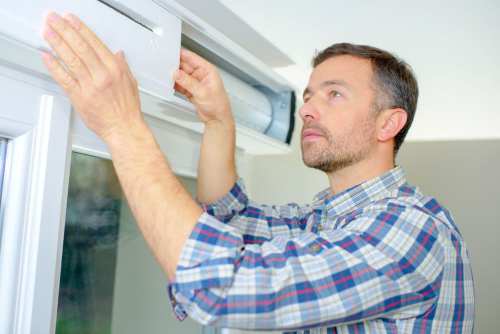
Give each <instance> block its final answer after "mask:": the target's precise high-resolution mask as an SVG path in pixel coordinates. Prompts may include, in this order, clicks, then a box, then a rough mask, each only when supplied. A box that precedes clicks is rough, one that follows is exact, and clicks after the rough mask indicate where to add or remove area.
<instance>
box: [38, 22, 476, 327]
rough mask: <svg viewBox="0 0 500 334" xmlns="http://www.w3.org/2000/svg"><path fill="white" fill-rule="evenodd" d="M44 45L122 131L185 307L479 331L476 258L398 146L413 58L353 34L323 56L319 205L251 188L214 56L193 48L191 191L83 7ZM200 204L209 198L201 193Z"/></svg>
mask: <svg viewBox="0 0 500 334" xmlns="http://www.w3.org/2000/svg"><path fill="white" fill-rule="evenodd" d="M44 36H45V38H46V39H47V41H48V42H49V44H50V45H51V46H52V48H53V49H54V51H55V52H56V53H57V54H58V55H59V57H60V59H61V60H62V62H64V63H65V64H66V65H67V70H65V69H64V67H63V66H61V63H59V62H58V61H56V60H55V59H54V58H53V57H51V56H50V55H48V54H44V56H43V58H44V61H45V64H46V66H47V68H48V69H49V71H50V72H51V74H52V76H53V77H54V79H55V80H56V81H57V82H58V83H59V84H60V85H61V86H62V87H63V88H64V90H65V91H66V92H67V94H68V95H69V97H70V98H71V101H72V103H73V105H74V107H75V109H76V110H77V111H78V112H79V114H80V115H81V117H82V118H83V120H84V121H85V122H86V124H87V125H88V126H89V128H91V129H92V130H93V131H95V132H96V133H97V134H98V135H99V136H100V137H101V138H102V139H103V140H104V141H105V142H106V144H107V145H108V147H109V150H110V152H111V155H112V159H113V163H114V166H115V168H116V172H117V174H118V177H119V179H120V182H121V184H122V187H123V190H124V192H125V194H126V197H127V200H128V202H129V204H130V207H131V209H132V211H133V213H134V216H135V218H136V220H137V223H138V225H139V227H140V229H141V231H142V233H143V235H144V237H145V239H146V240H147V242H148V244H149V246H150V247H151V249H152V252H153V253H154V255H155V256H156V258H157V260H158V262H159V263H160V265H161V266H162V268H163V269H164V271H165V272H166V273H167V275H168V277H169V281H170V284H169V295H170V298H171V300H172V304H173V306H174V309H175V310H176V313H177V315H178V316H179V317H180V318H182V317H185V316H186V315H189V316H191V317H192V318H194V319H195V320H197V321H199V322H201V323H203V324H210V325H214V326H221V327H234V328H246V329H260V330H283V331H298V330H304V332H305V333H320V332H321V333H368V332H369V333H414V332H418V333H450V332H452V333H470V332H472V329H473V312H474V308H473V302H474V300H473V287H472V272H471V267H470V263H469V257H468V255H467V251H466V249H465V245H464V243H463V240H462V237H461V235H460V233H459V231H458V229H457V228H456V226H455V225H454V223H453V221H452V218H451V216H450V214H449V213H448V211H447V210H446V209H444V208H443V207H442V206H441V205H439V204H438V202H437V201H436V200H435V199H433V198H430V197H426V196H423V195H422V194H421V193H420V192H419V191H418V190H417V189H416V188H414V187H412V186H411V185H409V184H408V183H407V182H406V180H405V178H404V173H403V171H402V169H401V168H400V167H396V166H395V165H394V158H395V154H396V152H397V150H398V149H399V147H400V145H401V143H402V142H403V140H404V137H405V135H406V133H407V131H408V129H409V127H410V124H411V121H412V119H413V115H414V113H415V109H416V104H417V96H418V89H417V83H416V81H415V79H414V77H413V74H412V72H411V70H410V69H409V67H408V66H407V65H406V64H405V63H404V62H402V61H400V60H398V59H396V58H394V57H393V56H392V55H390V54H389V53H387V52H385V51H382V50H379V49H376V48H372V47H368V46H358V45H351V44H337V45H333V46H332V47H330V48H327V49H326V50H324V51H323V52H321V53H320V54H319V55H317V56H316V57H315V59H314V64H313V65H314V69H313V72H312V74H311V76H310V79H309V84H308V87H307V88H306V89H305V91H304V105H303V107H302V108H301V110H300V117H301V119H302V121H303V123H304V126H303V129H302V138H301V140H302V154H303V160H304V163H305V164H306V165H307V166H309V167H313V168H318V169H321V170H322V171H324V172H325V173H326V174H327V175H328V177H329V180H330V187H329V188H328V189H326V190H324V191H323V192H321V193H319V194H318V195H317V196H316V198H315V200H314V202H313V203H312V204H311V205H305V206H299V205H296V204H289V205H286V206H266V205H258V204H256V203H254V202H252V201H250V200H249V199H248V197H247V195H246V193H245V190H244V186H243V182H242V180H239V179H238V177H237V174H236V170H235V163H234V145H235V144H234V142H235V125H234V120H233V117H232V114H231V111H230V105H229V102H228V98H227V95H226V93H225V91H224V88H223V84H222V82H221V79H220V77H219V76H218V74H217V71H216V70H215V68H214V67H213V66H212V65H211V64H209V63H207V62H206V61H205V60H203V59H202V58H200V57H198V56H196V55H195V54H193V53H191V52H188V51H185V50H183V51H182V54H181V65H180V70H179V71H178V73H177V74H176V78H175V79H176V89H177V90H178V91H180V92H181V93H183V94H185V95H186V96H187V97H188V98H189V99H190V100H191V101H192V102H193V103H194V105H195V106H196V108H197V111H198V114H199V117H200V119H201V120H202V121H203V122H204V123H205V132H204V135H203V139H202V147H201V155H200V163H199V179H198V187H199V188H198V200H199V201H200V205H198V204H197V203H196V202H194V201H193V200H192V199H191V198H190V196H189V195H188V193H187V192H186V191H185V190H184V189H183V187H182V186H181V185H180V183H179V182H178V181H177V179H176V178H175V176H174V174H173V173H172V171H171V170H170V168H169V166H168V163H167V161H166V160H165V159H164V157H163V155H162V154H161V152H160V150H159V148H158V145H157V144H156V142H155V140H154V138H153V136H152V134H151V132H150V130H149V129H148V127H147V126H146V124H145V122H144V120H143V117H142V114H141V112H140V104H139V95H138V91H137V83H136V81H135V79H134V78H133V76H132V74H131V73H130V71H129V69H128V66H127V64H126V62H125V59H124V56H123V54H122V53H118V54H112V53H111V52H110V51H109V50H108V49H107V48H106V47H105V46H104V45H103V44H102V43H101V42H100V41H99V39H98V38H97V37H96V36H95V35H94V34H93V33H92V32H91V31H90V30H89V29H88V28H87V27H86V26H85V25H84V24H83V23H82V22H81V21H79V20H78V18H76V17H74V16H72V15H68V16H66V17H65V18H62V17H60V16H58V15H56V14H54V13H52V14H51V15H50V16H49V17H48V24H47V26H46V30H45V34H44ZM200 206H201V207H200Z"/></svg>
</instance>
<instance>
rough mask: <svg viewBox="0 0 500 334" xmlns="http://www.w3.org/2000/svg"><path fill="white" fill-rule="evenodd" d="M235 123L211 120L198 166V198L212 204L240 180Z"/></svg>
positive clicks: (205, 133)
mask: <svg viewBox="0 0 500 334" xmlns="http://www.w3.org/2000/svg"><path fill="white" fill-rule="evenodd" d="M235 136H236V135H235V124H234V121H233V120H232V119H231V120H227V121H211V122H208V123H207V124H206V125H205V132H204V133H203V139H202V143H201V149H200V160H199V163H198V187H197V197H198V199H199V200H200V201H201V202H203V203H212V202H214V201H216V200H217V199H219V198H221V197H222V196H224V195H225V194H226V193H227V192H228V191H229V190H230V189H231V187H232V186H233V185H234V183H235V182H236V180H237V174H236V164H235V145H236V144H235V141H236V139H235Z"/></svg>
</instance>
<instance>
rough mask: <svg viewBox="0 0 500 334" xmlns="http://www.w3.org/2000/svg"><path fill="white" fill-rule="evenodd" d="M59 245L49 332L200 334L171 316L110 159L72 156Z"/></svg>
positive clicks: (161, 277)
mask: <svg viewBox="0 0 500 334" xmlns="http://www.w3.org/2000/svg"><path fill="white" fill-rule="evenodd" d="M181 181H182V182H183V183H184V185H185V186H186V187H187V188H188V189H189V190H190V191H191V192H192V193H194V189H195V180H194V179H188V178H181ZM63 242H64V244H63V255H62V262H61V276H60V288H59V300H58V310H57V323H56V333H120V334H121V333H125V334H126V333H181V332H182V333H186V334H187V333H201V332H202V326H201V325H199V324H198V323H196V322H194V321H192V320H191V319H186V320H184V321H183V322H178V321H177V320H176V319H175V317H174V316H173V313H172V310H171V306H170V303H169V299H168V296H167V291H166V287H167V279H166V276H165V274H164V273H163V272H162V270H161V269H160V267H159V265H158V264H157V263H156V262H155V260H154V256H153V255H152V253H151V252H150V250H149V248H148V246H147V245H146V243H145V241H144V239H143V237H142V235H141V233H140V232H139V230H138V228H137V227H136V223H135V221H134V218H133V216H132V214H131V211H130V210H129V208H128V206H127V203H126V200H125V198H124V195H123V193H122V191H121V188H120V185H119V182H118V178H117V176H116V174H115V171H114V169H113V165H112V162H111V161H110V160H107V159H103V158H98V157H95V156H91V155H86V154H82V153H76V152H73V154H72V159H71V169H70V179H69V189H68V200H67V209H66V225H65V231H64V241H63ZM205 332H207V331H206V330H205Z"/></svg>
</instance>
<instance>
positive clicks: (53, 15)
mask: <svg viewBox="0 0 500 334" xmlns="http://www.w3.org/2000/svg"><path fill="white" fill-rule="evenodd" d="M60 19H61V17H60V16H59V15H57V14H56V13H54V12H50V13H49V15H48V16H47V20H48V21H49V22H57V21H59V20H60Z"/></svg>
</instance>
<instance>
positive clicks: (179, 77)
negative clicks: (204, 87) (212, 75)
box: [174, 69, 201, 96]
mask: <svg viewBox="0 0 500 334" xmlns="http://www.w3.org/2000/svg"><path fill="white" fill-rule="evenodd" d="M174 80H175V82H176V83H177V84H178V85H179V86H181V87H182V88H184V89H185V90H187V91H188V92H189V93H191V95H193V96H195V95H196V93H198V92H199V91H200V89H201V84H200V83H199V82H198V80H196V79H195V78H193V77H192V76H190V75H189V74H187V73H186V72H184V71H183V70H181V69H179V70H177V71H176V72H175V74H174Z"/></svg>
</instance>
